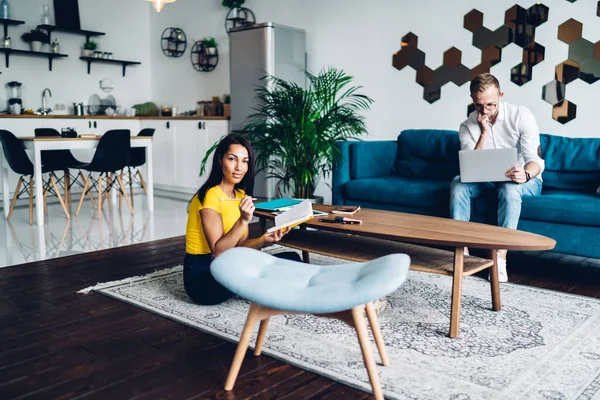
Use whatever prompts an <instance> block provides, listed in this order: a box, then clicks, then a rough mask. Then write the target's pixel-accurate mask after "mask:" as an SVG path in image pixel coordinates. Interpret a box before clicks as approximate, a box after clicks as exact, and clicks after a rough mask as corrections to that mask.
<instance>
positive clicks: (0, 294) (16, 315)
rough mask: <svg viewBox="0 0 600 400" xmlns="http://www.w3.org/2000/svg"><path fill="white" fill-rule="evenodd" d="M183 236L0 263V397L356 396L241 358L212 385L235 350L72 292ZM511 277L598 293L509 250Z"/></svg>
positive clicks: (563, 270)
mask: <svg viewBox="0 0 600 400" xmlns="http://www.w3.org/2000/svg"><path fill="white" fill-rule="evenodd" d="M184 249H185V247H184V238H183V237H178V238H172V239H166V240H161V241H156V242H152V243H147V244H139V245H133V246H128V247H122V248H118V249H112V250H104V251H99V252H96V253H90V254H82V255H77V256H71V257H65V258H59V259H54V260H47V261H41V262H36V263H31V264H26V265H22V266H15V267H9V268H4V269H0V398H1V399H25V398H26V399H53V398H56V399H67V398H69V399H71V398H81V397H85V398H98V399H111V400H115V399H132V398H135V399H160V398H169V399H191V398H194V399H201V398H206V399H214V398H219V399H220V398H223V399H249V398H253V399H363V398H368V397H369V396H367V394H365V393H363V392H361V391H358V390H356V389H352V388H348V387H346V386H344V385H341V384H338V383H335V382H332V381H331V380H329V379H326V378H323V377H320V376H318V375H315V374H312V373H309V372H305V371H302V370H300V369H298V368H295V367H292V366H289V365H287V364H284V363H282V362H280V361H276V360H273V359H271V358H270V357H267V356H261V357H253V356H251V355H249V356H248V357H247V358H246V359H245V361H244V363H243V365H242V370H241V372H240V376H239V378H238V380H237V383H236V388H235V390H234V391H233V392H231V393H226V392H224V391H223V390H222V385H223V383H224V379H225V376H226V374H227V370H228V367H229V363H230V362H231V359H232V357H233V352H234V350H235V346H234V345H233V344H231V343H229V342H226V341H224V340H221V339H218V338H216V337H213V336H211V335H209V334H206V333H203V332H200V331H197V330H195V329H192V328H189V327H186V326H183V325H180V324H178V323H176V322H173V321H170V320H167V319H164V318H161V317H159V316H156V315H154V314H151V313H148V312H146V311H143V310H140V309H138V308H136V307H133V306H130V305H128V304H126V303H123V302H120V301H117V300H114V299H111V298H109V297H106V296H103V295H100V294H97V293H91V294H89V295H81V294H77V293H76V292H77V290H80V289H82V288H84V287H87V286H90V285H94V284H96V283H97V282H106V281H112V280H116V279H122V278H126V277H130V276H133V275H140V274H145V273H149V272H152V271H154V270H157V269H162V268H167V267H171V266H175V265H178V264H180V263H181V261H182V258H183V254H184ZM509 263H511V264H509V265H510V268H511V269H510V271H511V274H510V278H511V281H512V282H517V283H521V284H527V285H533V286H539V287H544V288H548V289H554V290H560V291H564V292H570V293H577V294H582V295H586V296H592V297H600V285H598V282H600V268H593V267H590V265H584V264H585V263H570V264H565V263H564V262H561V261H560V260H558V261H554V262H548V261H547V260H541V261H540V260H538V259H536V258H531V257H530V258H527V257H526V256H522V255H515V256H513V258H512V259H511V258H509Z"/></svg>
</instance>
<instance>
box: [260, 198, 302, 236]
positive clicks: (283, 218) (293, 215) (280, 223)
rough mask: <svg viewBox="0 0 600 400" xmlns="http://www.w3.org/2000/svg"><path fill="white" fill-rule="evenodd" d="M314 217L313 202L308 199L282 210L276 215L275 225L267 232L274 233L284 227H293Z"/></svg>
mask: <svg viewBox="0 0 600 400" xmlns="http://www.w3.org/2000/svg"><path fill="white" fill-rule="evenodd" d="M312 217H313V209H312V204H311V203H310V201H308V200H304V201H302V202H301V203H299V204H297V205H295V206H293V207H292V208H290V209H289V210H287V211H285V212H282V213H281V214H279V215H277V216H276V217H275V226H274V227H272V228H270V229H269V230H267V233H273V232H275V231H278V230H280V229H284V228H288V227H289V228H293V227H295V226H298V225H300V224H301V223H303V222H306V221H308V220H309V219H311V218H312Z"/></svg>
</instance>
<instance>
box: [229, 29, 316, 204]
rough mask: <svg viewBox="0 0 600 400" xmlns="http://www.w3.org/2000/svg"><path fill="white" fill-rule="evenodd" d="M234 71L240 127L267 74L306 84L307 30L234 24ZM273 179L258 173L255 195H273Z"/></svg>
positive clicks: (235, 124)
mask: <svg viewBox="0 0 600 400" xmlns="http://www.w3.org/2000/svg"><path fill="white" fill-rule="evenodd" d="M229 48H230V71H231V128H232V129H233V130H235V129H237V128H239V126H240V125H241V124H243V123H244V121H246V119H247V118H248V116H249V115H250V114H253V113H254V111H253V110H252V107H253V102H254V95H255V90H256V87H257V86H259V85H260V86H262V85H264V84H265V81H264V80H263V81H261V80H260V79H261V78H262V77H264V76H265V75H267V74H269V75H274V76H276V77H278V78H281V79H285V80H287V81H293V82H296V83H297V84H298V85H300V86H302V87H306V77H305V75H304V71H303V70H304V69H306V33H305V31H304V30H301V29H296V28H291V27H289V26H283V25H279V24H275V23H272V22H265V23H261V24H257V25H253V26H250V27H242V28H235V29H233V30H232V31H231V33H230V35H229ZM275 184H276V182H274V180H273V179H265V174H264V173H259V174H257V175H256V179H255V184H254V195H255V196H258V197H266V198H269V199H270V198H273V197H274V196H275Z"/></svg>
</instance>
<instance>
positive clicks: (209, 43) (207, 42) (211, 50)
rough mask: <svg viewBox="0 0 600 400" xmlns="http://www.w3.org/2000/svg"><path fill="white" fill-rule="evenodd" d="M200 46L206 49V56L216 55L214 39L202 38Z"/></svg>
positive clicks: (215, 41)
mask: <svg viewBox="0 0 600 400" xmlns="http://www.w3.org/2000/svg"><path fill="white" fill-rule="evenodd" d="M202 44H203V45H204V47H206V52H207V53H208V54H216V53H217V46H218V45H217V40H216V39H215V38H214V37H211V38H208V39H207V38H204V39H202Z"/></svg>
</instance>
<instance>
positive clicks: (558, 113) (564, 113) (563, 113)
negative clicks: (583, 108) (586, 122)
mask: <svg viewBox="0 0 600 400" xmlns="http://www.w3.org/2000/svg"><path fill="white" fill-rule="evenodd" d="M576 116H577V105H576V104H575V103H571V102H570V101H568V100H563V101H561V102H560V103H558V104H555V105H554V106H553V107H552V119H554V120H556V121H558V122H560V123H561V124H566V123H567V122H569V121H572V120H574V119H575V117H576Z"/></svg>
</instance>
